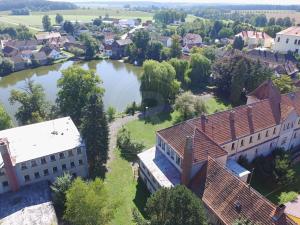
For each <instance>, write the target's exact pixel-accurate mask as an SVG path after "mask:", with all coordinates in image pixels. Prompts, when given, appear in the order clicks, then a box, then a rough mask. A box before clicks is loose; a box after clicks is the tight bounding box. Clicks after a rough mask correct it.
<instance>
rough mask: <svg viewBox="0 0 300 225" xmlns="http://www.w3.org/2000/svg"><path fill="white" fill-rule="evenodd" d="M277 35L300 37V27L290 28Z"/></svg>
mask: <svg viewBox="0 0 300 225" xmlns="http://www.w3.org/2000/svg"><path fill="white" fill-rule="evenodd" d="M277 34H283V35H292V36H297V37H300V27H299V26H294V27H289V28H287V29H285V30H283V31H280V32H279V33H277Z"/></svg>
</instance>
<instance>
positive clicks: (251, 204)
mask: <svg viewBox="0 0 300 225" xmlns="http://www.w3.org/2000/svg"><path fill="white" fill-rule="evenodd" d="M206 171H207V175H206V181H205V188H204V192H203V196H202V200H203V202H204V204H205V205H206V206H207V207H208V208H209V209H210V210H211V211H212V212H214V213H215V214H216V215H217V216H218V218H219V219H220V220H221V221H222V222H223V223H224V224H226V225H232V224H233V223H234V222H235V221H236V220H237V219H238V218H245V219H248V220H250V221H251V222H252V223H254V224H263V225H292V224H294V223H293V222H292V221H291V220H290V219H289V218H287V216H286V215H285V214H282V216H281V217H278V219H277V220H275V219H273V217H274V215H275V211H276V206H275V205H274V204H272V203H271V202H269V201H268V200H267V199H266V198H264V197H263V196H262V195H260V194H259V193H258V192H256V191H255V190H254V189H252V188H251V187H249V186H248V184H246V183H244V182H243V181H242V180H240V179H239V178H238V177H236V176H235V175H234V174H232V173H231V172H230V171H229V170H228V169H226V168H225V167H223V166H222V165H221V164H219V163H218V162H217V161H215V160H214V159H212V158H210V157H209V159H208V162H207V168H206ZM276 215H278V214H276Z"/></svg>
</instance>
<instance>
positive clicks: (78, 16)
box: [0, 8, 153, 29]
mask: <svg viewBox="0 0 300 225" xmlns="http://www.w3.org/2000/svg"><path fill="white" fill-rule="evenodd" d="M57 13H60V14H62V15H63V17H64V19H65V20H72V21H76V20H77V21H82V22H89V21H91V20H92V19H95V18H97V17H99V16H105V15H109V16H110V17H116V18H121V19H128V18H141V19H142V20H143V21H145V20H149V19H152V16H153V15H152V14H151V13H147V12H142V11H128V10H124V9H108V8H103V9H101V8H100V9H76V10H58V11H49V12H32V13H31V15H28V16H23V15H21V16H12V15H9V12H1V13H0V23H3V24H8V25H18V24H24V25H26V26H30V27H32V28H33V29H42V17H43V16H44V15H49V16H50V18H51V22H52V24H55V15H56V14H57Z"/></svg>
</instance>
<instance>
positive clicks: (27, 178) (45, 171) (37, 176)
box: [24, 159, 83, 182]
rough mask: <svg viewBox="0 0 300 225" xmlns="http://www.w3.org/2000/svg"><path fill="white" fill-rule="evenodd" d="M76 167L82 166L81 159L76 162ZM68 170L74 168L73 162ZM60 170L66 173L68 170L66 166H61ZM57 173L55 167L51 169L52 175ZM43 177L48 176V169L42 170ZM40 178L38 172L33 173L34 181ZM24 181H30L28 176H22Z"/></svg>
mask: <svg viewBox="0 0 300 225" xmlns="http://www.w3.org/2000/svg"><path fill="white" fill-rule="evenodd" d="M78 165H79V166H81V165H83V161H82V160H81V159H80V160H78ZM69 168H70V169H72V168H75V163H74V162H71V163H70V167H69ZM61 169H62V171H66V170H67V169H68V168H67V165H66V164H62V166H61ZM57 172H58V168H57V166H54V167H53V168H52V173H53V174H56V173H57ZM43 176H49V170H48V169H45V170H43ZM40 177H41V175H40V172H35V173H34V178H35V179H39V178H40ZM24 180H25V182H29V181H31V177H30V175H25V176H24Z"/></svg>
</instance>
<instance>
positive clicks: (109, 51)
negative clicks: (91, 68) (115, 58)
mask: <svg viewBox="0 0 300 225" xmlns="http://www.w3.org/2000/svg"><path fill="white" fill-rule="evenodd" d="M103 47H104V50H103V52H104V55H105V56H107V57H112V46H111V45H108V44H104V45H103Z"/></svg>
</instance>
